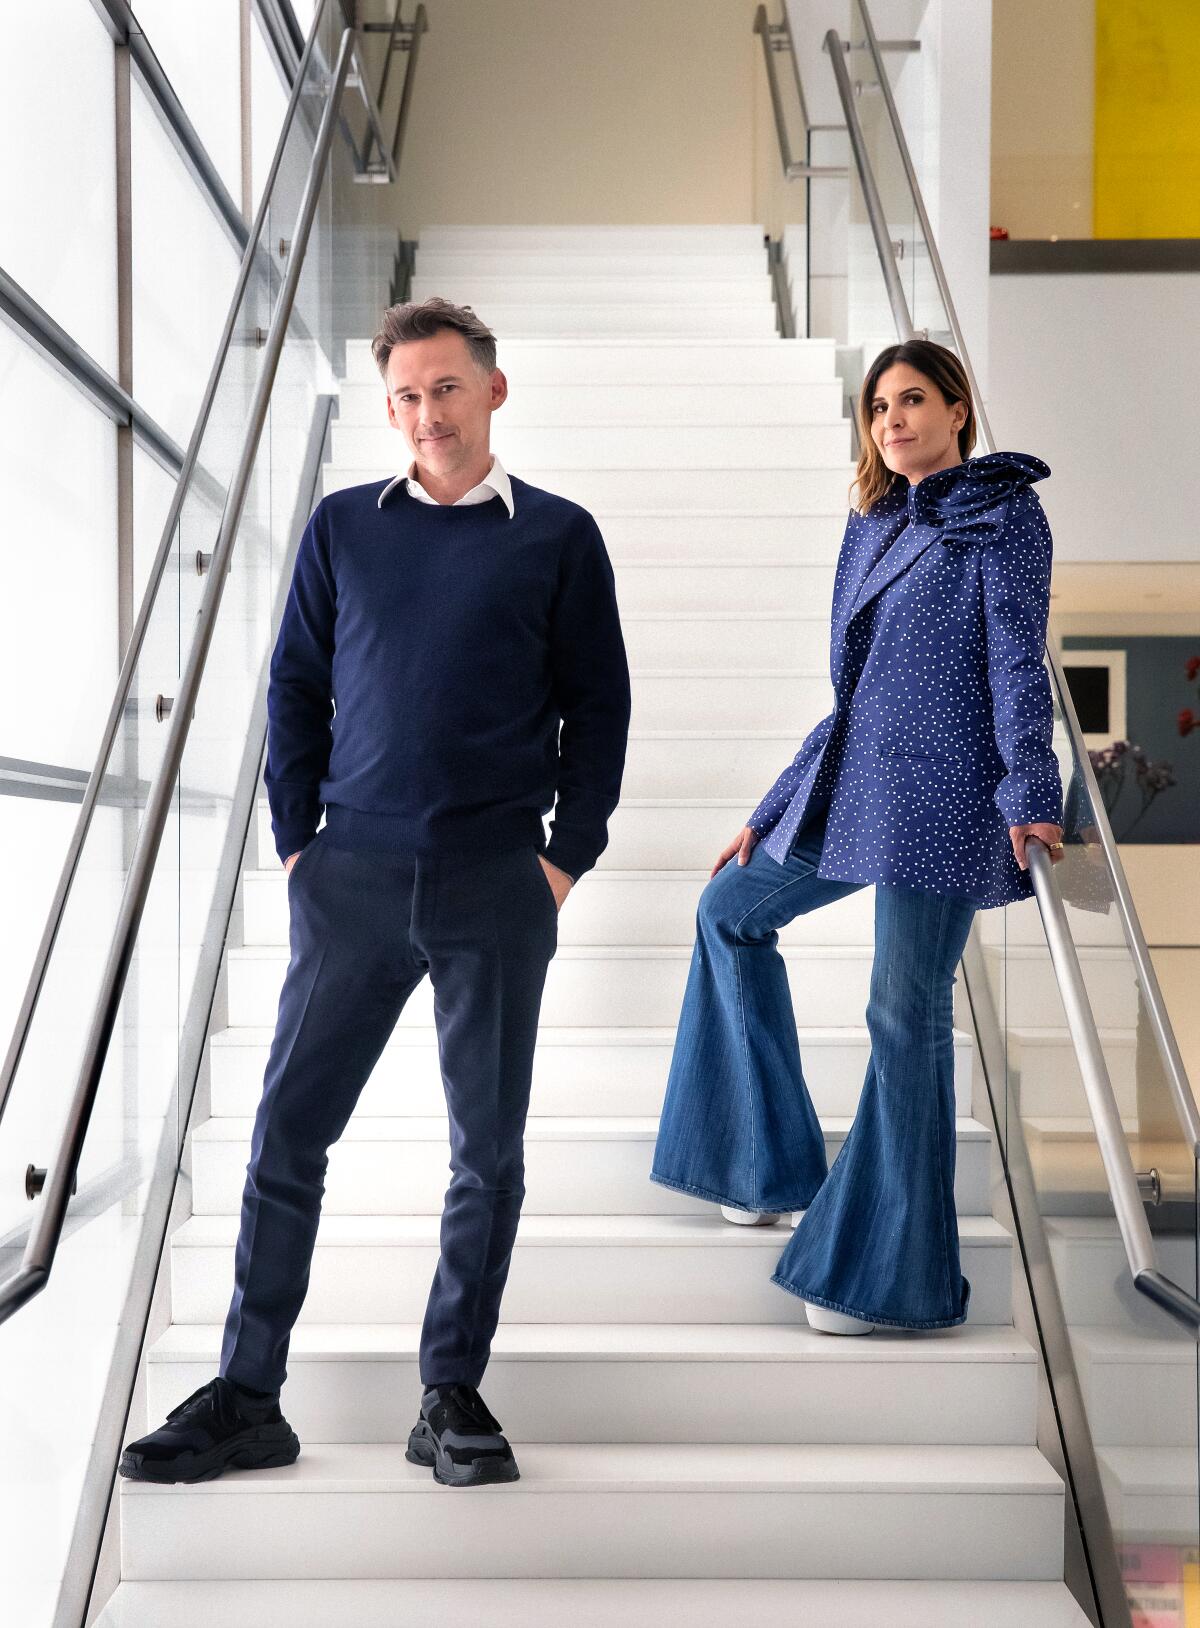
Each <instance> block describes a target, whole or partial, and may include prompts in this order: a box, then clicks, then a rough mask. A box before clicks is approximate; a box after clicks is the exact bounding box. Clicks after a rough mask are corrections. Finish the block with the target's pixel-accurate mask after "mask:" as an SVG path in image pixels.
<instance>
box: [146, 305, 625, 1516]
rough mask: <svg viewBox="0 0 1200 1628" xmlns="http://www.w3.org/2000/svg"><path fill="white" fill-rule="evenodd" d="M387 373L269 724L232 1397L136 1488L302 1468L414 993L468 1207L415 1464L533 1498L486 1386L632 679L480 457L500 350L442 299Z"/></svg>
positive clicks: (559, 563) (586, 525)
mask: <svg viewBox="0 0 1200 1628" xmlns="http://www.w3.org/2000/svg"><path fill="white" fill-rule="evenodd" d="M372 349H373V353H374V356H375V360H376V363H377V364H378V366H379V370H380V372H381V374H382V375H383V378H384V382H385V384H386V386H387V411H388V419H389V422H390V423H391V424H392V426H393V427H394V428H395V429H398V430H399V431H400V432H401V434H402V435H403V437H404V441H405V443H406V445H407V447H408V451H409V453H410V455H411V458H412V463H411V464H410V466H409V470H408V473H407V475H400V476H397V477H396V478H395V479H394V480H382V481H372V482H369V483H368V484H367V485H364V486H352V487H348V488H346V489H344V490H342V491H340V492H334V493H331V494H330V495H329V496H328V497H326V498H324V499H323V500H322V501H321V502H320V503H319V504H318V505H317V508H316V510H315V511H314V513H313V515H312V518H311V519H310V520H309V522H308V525H307V527H306V528H305V531H304V535H303V537H302V539H301V542H300V547H299V551H298V553H297V558H296V566H295V571H294V574H293V577H292V583H291V589H290V592H289V594H288V599H287V605H286V608H285V610H284V615H283V621H282V625H281V627H280V630H279V637H278V640H277V642H276V645H275V649H274V653H273V655H272V658H271V675H270V687H269V690H268V697H267V712H268V732H267V768H266V784H267V793H268V797H269V800H270V804H271V818H272V827H273V830H274V833H275V843H276V848H277V851H278V853H279V857H280V859H281V861H282V862H283V863H284V865H285V867H286V869H287V871H288V883H287V886H288V900H289V907H290V914H291V960H290V962H289V965H288V969H287V976H286V979H285V981H284V985H283V990H282V993H281V995H280V999H279V1015H278V1021H277V1025H276V1029H275V1038H274V1042H273V1044H272V1047H271V1053H270V1058H269V1060H268V1063H267V1068H266V1074H265V1078H264V1084H263V1094H262V1100H261V1102H260V1104H259V1109H258V1114H257V1118H256V1120H255V1124H254V1135H253V1140H252V1144H251V1155H250V1162H249V1165H248V1167H247V1175H246V1184H245V1189H244V1193H243V1198H242V1214H241V1229H240V1233H239V1236H238V1243H237V1254H236V1262H235V1281H234V1292H233V1298H232V1302H231V1304H230V1308H229V1314H228V1318H227V1320H226V1324H225V1333H224V1341H223V1345H222V1350H221V1363H220V1374H219V1377H218V1378H216V1379H214V1380H210V1381H209V1383H208V1384H207V1385H204V1386H202V1387H201V1388H200V1390H198V1391H196V1392H195V1393H194V1394H193V1395H192V1396H191V1397H189V1398H188V1399H187V1400H186V1402H184V1403H183V1404H181V1405H180V1407H179V1408H176V1409H175V1410H174V1411H173V1412H172V1413H171V1414H170V1415H169V1417H168V1419H167V1422H166V1424H165V1425H163V1426H162V1427H161V1428H160V1429H159V1430H157V1431H155V1432H153V1433H152V1434H151V1435H149V1436H145V1437H143V1438H142V1439H141V1440H140V1441H136V1442H133V1443H131V1444H130V1446H129V1447H127V1448H126V1450H125V1452H124V1454H123V1456H122V1459H121V1465H120V1468H121V1472H122V1474H124V1475H126V1476H130V1477H132V1478H135V1479H142V1480H153V1481H197V1480H204V1479H208V1478H210V1477H212V1476H214V1475H219V1474H220V1473H221V1471H222V1470H224V1469H226V1468H228V1467H229V1466H230V1465H236V1466H237V1467H238V1468H246V1469H253V1468H265V1467H267V1466H273V1465H279V1464H286V1463H291V1462H292V1460H293V1459H295V1458H296V1456H297V1455H298V1453H299V1451H300V1444H299V1441H298V1439H297V1437H296V1435H295V1433H294V1432H293V1431H292V1429H291V1427H290V1426H289V1425H288V1423H287V1421H286V1420H285V1419H284V1417H283V1415H282V1413H281V1411H280V1408H279V1390H280V1387H281V1386H282V1384H283V1381H284V1379H285V1377H286V1366H285V1364H286V1357H287V1350H288V1342H289V1338H290V1334H291V1329H292V1326H293V1324H294V1322H295V1320H296V1317H297V1316H298V1315H299V1312H300V1308H301V1305H302V1303H303V1301H304V1297H305V1293H306V1291H307V1287H308V1275H309V1267H310V1263H311V1258H312V1252H313V1246H314V1243H315V1240H316V1233H317V1223H318V1219H319V1215H320V1207H321V1197H322V1195H323V1192H324V1175H325V1171H326V1167H327V1162H328V1160H327V1154H328V1149H329V1147H330V1146H331V1144H332V1143H334V1142H336V1141H337V1139H338V1138H339V1137H340V1136H341V1134H342V1132H343V1130H344V1129H345V1126H346V1123H347V1121H348V1120H349V1118H350V1115H351V1112H352V1111H353V1109H354V1105H355V1102H356V1100H357V1098H358V1096H359V1093H360V1091H361V1090H362V1087H363V1085H364V1084H365V1083H366V1080H367V1078H368V1076H369V1075H370V1073H371V1071H372V1069H373V1068H374V1066H375V1063H376V1061H377V1060H378V1058H379V1056H380V1053H381V1052H382V1050H383V1048H384V1045H385V1044H386V1042H387V1039H388V1036H389V1035H390V1034H391V1031H392V1029H393V1027H394V1026H395V1023H396V1020H397V1018H398V1017H399V1015H400V1012H401V1010H402V1008H403V1006H404V1004H405V1001H406V1000H407V999H408V997H409V995H410V994H411V993H412V991H413V990H414V989H415V988H416V987H417V985H418V984H419V983H420V982H421V980H422V979H423V978H424V976H425V975H426V973H428V974H429V977H430V980H431V982H432V985H433V991H434V1013H435V1018H436V1024H437V1036H438V1047H439V1052H440V1058H441V1068H442V1079H443V1083H444V1086H445V1092H446V1103H447V1108H448V1110H449V1116H450V1149H451V1172H452V1179H451V1182H450V1186H449V1190H448V1192H447V1194H446V1202H445V1208H444V1210H443V1213H442V1222H441V1254H440V1259H439V1262H438V1266H437V1270H436V1273H435V1275H434V1279H433V1284H432V1288H431V1289H430V1293H429V1300H428V1305H427V1308H426V1313H425V1320H424V1324H423V1327H422V1331H421V1344H420V1373H421V1379H422V1382H423V1393H422V1397H421V1402H420V1413H419V1417H418V1420H417V1423H416V1425H415V1426H414V1428H413V1431H412V1433H411V1435H410V1437H409V1445H408V1452H407V1457H408V1458H409V1460H410V1461H411V1462H413V1463H416V1464H420V1465H424V1466H426V1467H428V1468H431V1469H432V1470H433V1473H434V1475H435V1477H436V1478H437V1479H438V1480H439V1481H442V1482H444V1483H445V1484H447V1485H450V1486H472V1485H476V1484H478V1483H480V1482H485V1481H512V1480H515V1479H516V1478H517V1473H518V1472H517V1466H516V1462H515V1460H514V1458H513V1454H512V1450H511V1448H510V1447H509V1445H508V1442H507V1441H506V1440H505V1438H504V1436H503V1435H502V1434H501V1430H500V1425H499V1422H498V1421H497V1420H496V1419H495V1418H494V1416H493V1415H492V1414H491V1413H490V1411H489V1410H488V1408H487V1407H486V1405H485V1404H484V1402H483V1399H482V1397H481V1396H480V1395H479V1391H478V1386H479V1383H480V1380H481V1379H482V1377H483V1372H484V1368H485V1366H486V1364H487V1360H488V1354H489V1351H490V1348H491V1341H492V1336H493V1334H494V1332H495V1328H496V1323H497V1321H498V1318H499V1313H500V1297H501V1295H502V1293H503V1290H504V1284H505V1280H506V1278H507V1275H508V1268H509V1260H510V1257H511V1253H512V1248H513V1243H514V1240H515V1237H516V1231H517V1221H518V1218H519V1215H520V1210H521V1201H522V1199H523V1197H524V1193H525V1188H524V1161H523V1135H524V1128H525V1117H526V1112H527V1109H528V1103H529V1091H530V1080H531V1074H532V1067H533V1052H534V1044H535V1039H536V1031H537V1023H538V1012H539V1008H540V1005H541V998H542V989H543V986H544V983H545V978H546V971H547V967H548V965H549V962H550V960H551V958H552V956H553V955H554V951H555V947H556V944H557V918H558V911H559V909H560V908H561V906H562V903H563V901H564V899H565V898H566V896H567V894H568V892H569V891H570V889H571V887H572V885H573V884H574V883H575V882H577V881H578V880H579V878H580V877H581V876H582V875H583V874H584V872H585V871H588V870H590V869H591V867H592V866H593V865H594V864H595V863H596V860H597V858H598V857H599V855H600V853H601V852H602V850H603V849H604V847H605V844H606V842H607V824H608V819H609V817H610V815H611V814H612V812H613V810H614V808H615V807H616V805H617V800H618V797H619V795H620V788H621V776H622V772H623V769H624V762H625V745H626V737H627V734H628V728H629V708H630V696H629V671H628V666H627V663H626V658H625V647H624V643H623V640H622V637H621V628H620V622H619V619H618V615H617V604H616V596H615V592H614V585H613V573H612V568H611V566H610V564H609V561H608V556H607V554H606V552H605V548H604V543H603V540H602V539H601V536H600V532H599V529H598V528H597V526H596V522H595V521H594V520H593V519H592V517H591V515H590V514H588V512H587V511H586V510H585V509H582V508H580V507H579V506H578V505H577V504H574V503H570V502H568V501H566V500H565V499H564V498H560V497H555V496H554V495H552V494H551V493H549V492H544V491H541V490H539V489H538V488H537V487H534V486H530V485H527V484H526V483H525V482H524V481H522V480H518V479H517V478H516V477H515V476H509V475H507V474H506V473H505V471H504V470H503V469H502V468H501V466H500V463H499V460H498V459H496V458H494V457H493V456H492V454H491V452H490V450H489V442H490V430H491V415H492V414H493V413H494V412H495V411H496V409H497V408H498V407H500V406H501V405H502V404H503V402H504V400H505V398H506V396H507V393H508V385H507V382H506V380H505V377H504V374H503V373H502V372H501V371H500V370H499V369H498V368H497V366H496V343H495V339H494V337H493V335H492V334H491V333H490V331H489V330H488V329H487V328H486V327H485V326H484V324H483V323H482V322H480V320H479V319H478V317H476V316H475V314H474V312H473V311H471V309H470V308H469V307H459V306H455V305H451V304H449V303H447V302H446V301H443V300H436V299H434V300H428V301H426V302H425V303H424V304H422V305H399V306H393V307H391V308H390V309H389V310H388V311H387V312H386V314H385V317H384V324H383V328H382V330H381V331H380V333H379V334H378V335H377V336H376V338H375V340H374V343H373V346H372ZM560 725H561V734H560ZM552 808H553V811H554V817H553V820H552V822H551V832H550V841H549V844H548V845H547V843H546V839H545V828H544V825H543V821H542V816H543V814H545V813H549V812H550V810H551V809H552ZM322 810H324V814H325V824H324V826H323V828H322V829H321V830H319V831H318V829H317V827H318V823H319V821H320V817H321V813H322Z"/></svg>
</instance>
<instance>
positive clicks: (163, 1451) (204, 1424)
mask: <svg viewBox="0 0 1200 1628" xmlns="http://www.w3.org/2000/svg"><path fill="white" fill-rule="evenodd" d="M299 1456H300V1439H299V1437H298V1436H297V1435H296V1432H295V1431H294V1430H293V1429H292V1427H291V1425H290V1424H288V1422H287V1420H286V1419H285V1418H284V1416H283V1414H282V1413H281V1412H280V1411H279V1398H278V1397H277V1396H274V1395H268V1396H263V1397H261V1398H260V1397H255V1396H249V1395H247V1394H246V1392H245V1391H241V1390H239V1389H238V1388H237V1386H236V1385H234V1383H233V1381H232V1380H229V1379H220V1378H218V1379H210V1380H209V1382H208V1384H207V1385H201V1387H200V1389H199V1390H198V1391H193V1392H192V1394H191V1396H189V1397H188V1398H187V1400H186V1401H183V1402H181V1403H180V1404H179V1406H178V1407H177V1408H172V1409H171V1411H170V1413H168V1414H167V1422H166V1424H164V1425H163V1426H162V1427H161V1428H160V1429H158V1430H154V1431H151V1433H150V1435H148V1436H143V1437H142V1438H141V1440H140V1441H132V1442H130V1444H129V1446H128V1447H127V1448H126V1449H125V1451H124V1452H123V1453H122V1454H121V1462H120V1463H119V1464H118V1465H117V1469H118V1470H119V1472H120V1473H121V1474H122V1475H123V1476H125V1477H126V1478H127V1479H128V1480H130V1481H169V1482H174V1481H211V1480H212V1479H213V1477H214V1476H218V1475H220V1474H221V1472H222V1471H223V1470H231V1469H232V1470H270V1469H274V1468H276V1466H278V1465H280V1464H294V1463H295V1462H296V1460H297V1459H298V1458H299Z"/></svg>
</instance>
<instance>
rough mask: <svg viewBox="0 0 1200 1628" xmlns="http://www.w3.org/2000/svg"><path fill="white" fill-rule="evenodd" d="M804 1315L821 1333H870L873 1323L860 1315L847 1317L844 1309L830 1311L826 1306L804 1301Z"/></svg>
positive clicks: (872, 1330)
mask: <svg viewBox="0 0 1200 1628" xmlns="http://www.w3.org/2000/svg"><path fill="white" fill-rule="evenodd" d="M804 1315H805V1316H806V1317H807V1318H808V1321H809V1324H810V1325H811V1326H812V1327H813V1328H815V1329H817V1330H818V1331H819V1332H820V1333H821V1334H871V1333H873V1332H874V1329H875V1324H874V1323H868V1322H867V1321H866V1319H865V1318H862V1317H848V1316H847V1315H846V1313H845V1312H844V1311H831V1310H830V1308H829V1307H828V1306H814V1305H813V1303H812V1301H811V1300H806V1301H805V1302H804Z"/></svg>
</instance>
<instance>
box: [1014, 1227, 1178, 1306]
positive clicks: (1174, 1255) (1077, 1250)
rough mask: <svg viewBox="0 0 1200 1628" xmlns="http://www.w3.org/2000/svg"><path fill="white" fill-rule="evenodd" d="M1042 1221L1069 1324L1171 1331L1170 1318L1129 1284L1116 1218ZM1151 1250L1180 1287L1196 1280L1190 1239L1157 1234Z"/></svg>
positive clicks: (1130, 1277) (1128, 1271) (1126, 1264)
mask: <svg viewBox="0 0 1200 1628" xmlns="http://www.w3.org/2000/svg"><path fill="white" fill-rule="evenodd" d="M1044 1225H1045V1229H1046V1241H1047V1243H1048V1244H1049V1247H1050V1259H1051V1261H1052V1262H1053V1265H1054V1271H1055V1276H1056V1278H1057V1280H1058V1292H1059V1294H1060V1295H1061V1296H1062V1303H1063V1312H1064V1314H1065V1316H1066V1320H1067V1326H1068V1327H1069V1328H1072V1329H1073V1328H1076V1327H1085V1326H1086V1327H1097V1326H1102V1327H1105V1328H1127V1329H1139V1330H1145V1331H1146V1332H1147V1333H1150V1334H1154V1335H1162V1334H1165V1333H1169V1332H1171V1331H1173V1329H1174V1327H1175V1324H1174V1320H1173V1319H1172V1318H1171V1317H1170V1316H1169V1315H1168V1314H1167V1313H1166V1312H1165V1311H1162V1310H1161V1309H1160V1308H1159V1307H1158V1306H1156V1305H1155V1304H1154V1302H1153V1301H1152V1300H1149V1299H1148V1298H1147V1297H1146V1296H1145V1295H1144V1294H1140V1293H1139V1292H1138V1290H1137V1289H1135V1288H1134V1286H1133V1278H1132V1276H1131V1274H1130V1270H1129V1262H1128V1260H1127V1259H1126V1256H1125V1248H1124V1245H1123V1244H1122V1242H1121V1236H1120V1233H1119V1232H1118V1231H1117V1224H1116V1221H1115V1220H1113V1219H1111V1218H1109V1217H1105V1216H1047V1217H1046V1219H1045V1222H1044ZM1154 1250H1155V1254H1156V1256H1157V1259H1158V1265H1159V1268H1160V1270H1161V1271H1163V1272H1165V1273H1166V1274H1167V1276H1168V1277H1169V1278H1173V1279H1174V1280H1175V1282H1176V1283H1179V1284H1182V1285H1183V1287H1184V1288H1185V1289H1186V1288H1189V1286H1190V1285H1192V1284H1193V1283H1194V1282H1195V1275H1196V1245H1195V1241H1194V1240H1190V1241H1189V1239H1188V1238H1187V1237H1183V1236H1180V1237H1175V1236H1169V1235H1168V1236H1164V1235H1163V1234H1161V1233H1159V1234H1156V1235H1155V1239H1154Z"/></svg>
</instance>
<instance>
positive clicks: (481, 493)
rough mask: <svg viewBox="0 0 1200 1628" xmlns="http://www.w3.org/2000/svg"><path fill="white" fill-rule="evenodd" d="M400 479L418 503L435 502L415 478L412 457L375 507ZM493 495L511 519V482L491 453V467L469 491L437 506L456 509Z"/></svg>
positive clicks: (497, 459)
mask: <svg viewBox="0 0 1200 1628" xmlns="http://www.w3.org/2000/svg"><path fill="white" fill-rule="evenodd" d="M401 481H405V482H406V483H407V486H408V495H409V497H415V498H416V500H417V502H418V503H437V501H438V500H437V498H436V497H431V496H430V495H429V493H428V492H427V491H426V490H425V488H424V487H423V486H422V485H421V483H420V481H419V480H418V479H417V465H416V460H415V459H414V460H413V462H412V463H410V464H409V466H408V470H407V472H406V473H405V474H403V475H397V476H396V478H395V480H392V481H389V482H388V483H387V485H386V486H385V487H384V489H383V491H382V492H380V494H379V496H378V498H377V499H376V502H375V506H376V508H380V509H381V508H382V507H383V500H384V498H385V497H386V496H387V495H388V493H389V492H390V491H392V490H393V489H394V488H395V487H397V486H399V484H400V482H401ZM494 497H498V498H501V499H502V500H503V503H504V507H505V508H506V509H507V510H508V518H509V519H510V520H511V519H512V517H513V514H514V513H515V506H514V504H513V495H512V482H511V481H510V480H509V478H508V474H507V471H506V470H505V468H504V465H503V464H502V463H501V462H500V460H499V458H497V457H496V456H495V455H494V454H493V456H492V467H491V468H490V469H489V470H488V472H487V474H486V475H485V476H484V478H483V479H482V480H481V481H480V482H479V484H478V486H472V488H471V490H470V491H469V492H464V493H463V495H462V496H461V497H459V498H455V500H454V502H453V503H452V504H449V505H446V504H441V505H439V507H442V508H446V507H449V508H454V509H457V508H459V507H462V506H465V505H466V504H469V503H487V502H489V501H490V500H491V499H492V498H494Z"/></svg>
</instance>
